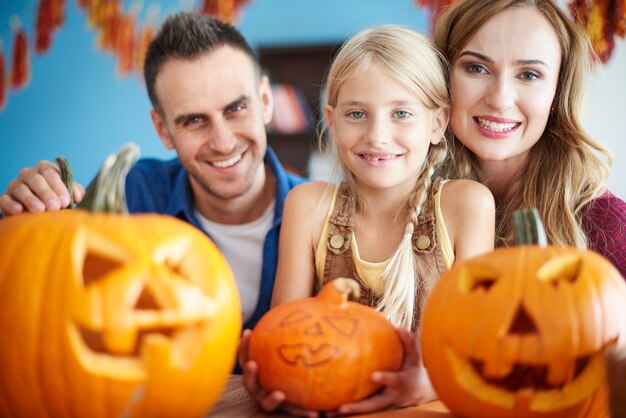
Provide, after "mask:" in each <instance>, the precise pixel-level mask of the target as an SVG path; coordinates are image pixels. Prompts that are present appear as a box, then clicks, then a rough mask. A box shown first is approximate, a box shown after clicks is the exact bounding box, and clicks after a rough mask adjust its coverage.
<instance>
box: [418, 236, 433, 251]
mask: <svg viewBox="0 0 626 418" xmlns="http://www.w3.org/2000/svg"><path fill="white" fill-rule="evenodd" d="M428 247H430V238H428V236H426V235H420V236H419V237H417V248H419V249H420V250H425V249H426V248H428Z"/></svg>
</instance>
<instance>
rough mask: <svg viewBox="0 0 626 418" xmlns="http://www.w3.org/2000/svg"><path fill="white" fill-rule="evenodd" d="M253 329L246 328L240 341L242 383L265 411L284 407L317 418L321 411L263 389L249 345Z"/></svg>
mask: <svg viewBox="0 0 626 418" xmlns="http://www.w3.org/2000/svg"><path fill="white" fill-rule="evenodd" d="M251 335H252V331H251V330H249V329H247V330H244V332H243V334H242V336H241V341H240V343H239V353H238V354H239V364H240V365H241V367H242V369H243V377H242V383H243V386H244V388H246V390H247V391H248V393H249V394H250V396H251V397H252V398H253V399H255V400H256V401H257V402H258V403H259V405H260V406H261V408H262V409H263V410H264V411H267V412H271V411H274V410H276V409H279V408H280V409H282V410H283V411H285V412H287V413H289V414H291V415H296V416H301V417H309V418H317V417H319V413H318V412H317V411H313V410H311V409H306V408H301V407H299V406H296V405H292V404H289V403H286V402H285V394H284V393H283V392H281V391H278V390H275V391H272V392H270V391H267V390H265V389H263V387H262V386H261V384H260V383H259V381H258V379H257V372H258V365H257V364H256V362H254V361H252V360H250V356H249V353H248V351H249V347H250V336H251Z"/></svg>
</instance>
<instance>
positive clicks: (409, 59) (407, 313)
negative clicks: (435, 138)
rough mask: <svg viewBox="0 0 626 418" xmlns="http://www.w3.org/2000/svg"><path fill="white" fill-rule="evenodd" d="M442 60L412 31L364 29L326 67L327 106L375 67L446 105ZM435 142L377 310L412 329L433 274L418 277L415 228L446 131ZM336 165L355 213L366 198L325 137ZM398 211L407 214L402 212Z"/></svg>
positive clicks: (442, 154) (443, 152)
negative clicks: (344, 86) (350, 82)
mask: <svg viewBox="0 0 626 418" xmlns="http://www.w3.org/2000/svg"><path fill="white" fill-rule="evenodd" d="M445 63H446V61H445V59H444V58H443V56H442V55H441V54H440V53H439V52H438V51H437V49H436V48H435V47H434V45H433V44H432V42H431V41H430V40H429V39H428V38H426V37H424V36H423V35H421V34H419V33H418V32H415V31H414V30H411V29H408V28H405V27H401V26H396V25H386V26H382V27H379V28H375V29H367V30H364V31H362V32H360V33H358V34H357V35H355V36H354V37H352V38H351V39H350V40H349V41H347V42H346V43H345V44H344V45H343V46H342V47H341V49H340V50H339V52H338V53H337V56H336V57H335V59H334V60H333V63H332V64H331V66H330V69H329V72H328V75H327V78H326V86H325V90H324V94H325V97H326V101H327V103H328V105H330V106H331V107H335V106H336V104H337V97H338V95H339V89H340V88H341V86H342V84H343V83H344V82H345V81H346V80H348V79H350V78H351V77H353V76H354V75H356V74H358V73H360V72H362V71H365V70H366V69H367V68H368V67H370V66H372V65H374V66H376V67H377V68H378V69H381V70H383V71H385V72H386V73H387V74H388V75H389V76H391V77H392V78H394V79H395V80H397V81H398V82H399V83H401V84H403V85H404V86H405V87H406V88H407V90H408V91H410V92H412V93H413V94H414V95H415V96H416V97H417V98H419V99H420V100H421V102H422V103H423V104H424V105H425V106H426V107H427V108H428V109H431V110H438V109H449V107H450V99H449V95H448V89H447V85H446V79H445V66H446V64H445ZM441 135H442V139H441V141H440V142H439V143H438V144H436V145H431V146H430V148H429V151H428V155H427V158H426V160H425V161H424V164H423V166H422V170H421V174H420V175H419V177H418V178H417V179H416V182H415V188H414V189H413V191H412V192H411V195H410V196H409V198H408V199H407V203H406V208H404V210H406V214H407V215H406V223H407V228H406V233H405V235H404V238H403V239H402V241H401V243H400V245H399V246H398V249H397V250H396V252H395V253H394V254H393V256H392V257H391V259H390V260H389V263H388V265H387V268H386V269H385V272H384V273H383V278H382V280H383V281H384V293H383V296H382V297H381V300H380V303H379V304H378V306H377V309H379V310H380V311H382V312H383V313H384V314H385V315H386V316H387V317H388V318H389V319H390V321H391V322H392V323H393V324H394V325H396V326H404V327H406V328H408V329H411V328H414V327H415V325H416V324H414V323H413V318H414V314H415V309H416V308H417V309H418V311H417V312H420V311H421V307H422V305H423V301H424V299H425V297H426V295H427V294H428V291H429V290H430V287H431V286H432V282H433V281H434V279H436V277H418V274H417V269H416V263H417V262H418V259H417V257H416V256H415V254H414V252H413V242H412V241H413V240H412V235H413V230H414V228H415V227H416V225H417V219H418V216H419V214H420V213H421V211H422V209H423V207H424V203H425V202H426V199H427V197H428V191H429V189H430V186H431V181H432V180H431V177H432V175H433V173H434V171H435V169H436V168H437V166H438V165H439V164H441V163H442V162H443V160H444V159H445V158H446V156H447V144H446V140H445V137H444V132H442V133H441ZM321 137H322V138H329V137H330V130H329V128H328V124H327V121H323V134H322V136H321ZM326 145H327V147H326V150H328V149H329V148H330V153H331V155H332V159H333V160H334V161H335V165H336V167H338V168H339V169H340V170H341V171H342V175H343V178H344V179H345V180H346V181H347V182H348V184H349V186H350V188H349V190H350V192H351V195H352V196H353V198H354V199H355V201H356V211H357V213H359V212H363V211H366V210H367V206H368V202H367V199H366V198H365V197H364V196H362V195H360V194H359V192H358V190H357V189H356V187H355V179H354V176H353V174H352V173H350V172H349V171H348V170H347V169H346V167H345V165H344V164H343V162H342V161H341V158H339V152H338V150H337V145H336V143H335V141H332V140H330V139H329V140H328V141H327V144H326ZM402 213H405V212H404V211H403V212H402ZM416 292H417V293H418V294H419V295H420V302H419V306H417V307H415V306H414V301H415V295H416Z"/></svg>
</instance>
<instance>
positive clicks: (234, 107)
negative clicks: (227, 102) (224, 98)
mask: <svg viewBox="0 0 626 418" xmlns="http://www.w3.org/2000/svg"><path fill="white" fill-rule="evenodd" d="M243 109H245V106H244V105H243V104H241V103H235V104H233V105H231V106H228V109H226V113H236V112H239V111H241V110H243Z"/></svg>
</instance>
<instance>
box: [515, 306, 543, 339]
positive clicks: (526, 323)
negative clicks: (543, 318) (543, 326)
mask: <svg viewBox="0 0 626 418" xmlns="http://www.w3.org/2000/svg"><path fill="white" fill-rule="evenodd" d="M536 333H537V325H536V324H535V321H534V320H533V319H532V317H531V316H530V315H529V314H528V312H526V309H525V308H524V306H520V307H519V308H517V312H516V313H515V317H514V318H513V321H512V322H511V326H510V327H509V334H536Z"/></svg>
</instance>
